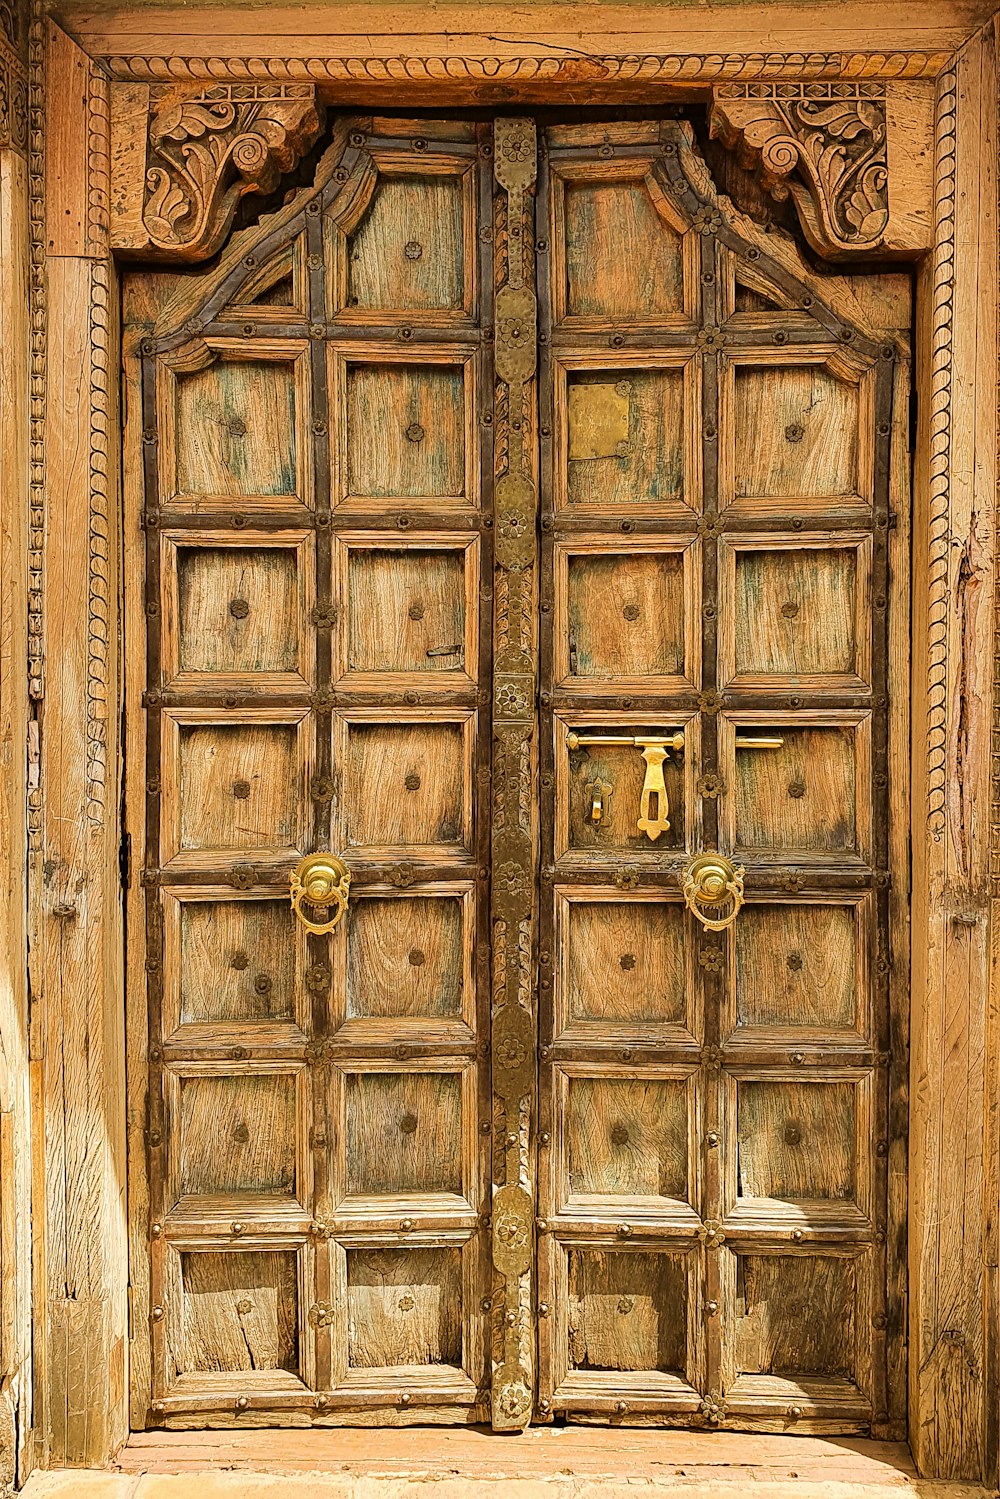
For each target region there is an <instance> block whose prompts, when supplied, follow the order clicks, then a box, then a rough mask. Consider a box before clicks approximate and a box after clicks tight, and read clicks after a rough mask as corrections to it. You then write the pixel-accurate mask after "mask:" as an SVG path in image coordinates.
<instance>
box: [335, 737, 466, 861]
mask: <svg viewBox="0 0 1000 1499" xmlns="http://www.w3.org/2000/svg"><path fill="white" fill-rule="evenodd" d="M463 738H464V731H463V726H462V725H461V724H457V723H411V724H407V723H403V724H367V723H366V724H359V723H353V724H351V726H350V729H349V735H348V742H347V761H346V767H345V774H344V783H345V795H344V812H345V816H346V823H347V842H348V843H349V845H350V846H351V847H353V848H366V847H376V848H381V847H392V848H403V849H406V848H410V847H434V846H445V847H451V848H455V847H456V846H460V845H462V843H463V837H464V810H463V809H464V804H465V795H466V790H465V780H466V771H465V765H464V746H463Z"/></svg>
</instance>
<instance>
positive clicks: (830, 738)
mask: <svg viewBox="0 0 1000 1499" xmlns="http://www.w3.org/2000/svg"><path fill="white" fill-rule="evenodd" d="M768 732H770V729H768ZM774 732H775V734H776V735H778V736H779V737H782V738H783V739H784V743H783V745H782V746H781V747H780V748H777V749H763V750H753V749H750V750H737V751H736V753H735V770H734V775H733V783H734V784H733V803H734V812H735V819H736V844H737V847H738V848H746V849H751V848H752V849H762V850H775V851H778V850H782V851H785V850H789V851H794V850H801V851H803V852H807V853H813V854H818V853H838V854H839V853H853V852H855V851H856V850H857V847H858V838H857V828H856V802H855V739H856V732H855V730H854V729H853V728H848V727H823V728H809V729H795V728H792V727H790V726H789V725H787V724H783V725H781V727H780V730H779V729H778V728H777V727H776V728H775V731H774Z"/></svg>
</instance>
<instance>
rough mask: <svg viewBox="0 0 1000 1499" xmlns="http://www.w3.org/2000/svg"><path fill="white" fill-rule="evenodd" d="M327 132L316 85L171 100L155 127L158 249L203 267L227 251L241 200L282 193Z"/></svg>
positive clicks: (223, 90) (227, 90) (152, 215)
mask: <svg viewBox="0 0 1000 1499" xmlns="http://www.w3.org/2000/svg"><path fill="white" fill-rule="evenodd" d="M319 129H320V111H319V106H318V105H317V101H316V89H315V87H314V86H313V85H312V84H309V83H246V84H217V85H216V86H215V87H213V88H205V89H202V90H201V91H200V92H199V93H198V94H197V95H195V96H193V97H190V98H186V99H180V100H178V99H177V98H176V95H175V94H174V92H173V91H170V92H168V93H167V95H166V97H165V98H164V99H163V101H162V103H161V105H160V108H159V109H157V110H156V111H155V113H154V114H153V116H152V118H151V120H150V124H149V155H148V160H147V169H146V199H145V204H144V207H143V223H144V224H145V226H146V231H147V233H148V234H149V238H150V240H151V242H152V244H153V246H154V247H155V248H156V249H157V250H160V251H161V252H164V253H169V254H172V255H176V256H179V257H181V258H182V259H185V260H202V259H204V258H205V257H206V256H208V255H211V254H213V253H214V252H215V251H216V250H217V249H218V248H219V246H220V245H221V244H222V242H223V240H224V239H225V237H226V234H227V232H228V230H229V227H230V225H231V224H232V221H233V217H234V215H235V213H236V209H237V207H238V206H239V202H240V199H241V198H243V197H245V196H246V194H247V193H266V192H270V191H271V190H272V189H273V188H274V187H276V186H277V183H278V179H279V177H280V176H281V174H282V172H289V171H291V170H292V168H293V167H295V166H296V165H297V163H298V161H299V160H300V158H301V157H302V155H303V153H304V152H305V151H307V150H308V149H309V147H310V146H311V145H312V143H313V142H314V141H315V139H316V137H317V136H318V135H319Z"/></svg>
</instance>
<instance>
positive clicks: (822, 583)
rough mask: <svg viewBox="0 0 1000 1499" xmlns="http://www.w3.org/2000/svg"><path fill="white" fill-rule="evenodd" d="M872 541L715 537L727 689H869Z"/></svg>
mask: <svg viewBox="0 0 1000 1499" xmlns="http://www.w3.org/2000/svg"><path fill="white" fill-rule="evenodd" d="M871 553H872V544H871V535H870V534H867V535H865V534H862V533H860V532H838V533H837V534H836V535H835V536H823V537H820V536H815V537H812V536H808V537H804V536H796V537H786V536H771V535H759V536H758V535H754V536H732V537H729V538H725V539H723V538H720V540H719V583H720V598H719V677H720V680H721V681H722V682H723V684H725V685H727V686H729V687H736V688H743V689H746V690H757V691H773V692H788V691H789V689H790V688H791V690H793V691H794V690H796V689H798V688H806V689H807V690H808V691H810V692H816V691H829V692H852V691H864V690H866V689H869V688H870V685H871V587H870V580H871Z"/></svg>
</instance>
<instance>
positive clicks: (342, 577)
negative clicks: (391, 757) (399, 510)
mask: <svg viewBox="0 0 1000 1499" xmlns="http://www.w3.org/2000/svg"><path fill="white" fill-rule="evenodd" d="M334 545H335V552H334V596H335V597H336V598H338V599H340V600H341V601H342V604H341V609H340V627H339V629H338V631H337V637H336V638H337V652H336V674H337V676H336V679H337V682H338V685H340V686H341V687H342V688H345V689H350V688H356V689H359V690H363V691H368V692H377V691H391V690H393V689H398V688H399V687H400V686H401V685H405V686H406V687H407V688H413V687H415V686H418V687H419V688H420V690H421V691H422V692H427V691H433V690H434V689H435V688H437V687H440V688H443V689H445V690H449V689H450V690H454V689H455V688H456V687H465V688H467V689H469V690H470V691H471V690H474V689H475V688H476V686H477V685H478V678H479V538H478V537H470V538H469V539H467V540H452V539H446V538H444V537H441V536H439V535H436V534H433V533H420V534H416V535H407V537H406V539H405V541H404V540H403V539H402V538H401V537H400V535H399V532H398V531H397V532H395V533H374V534H373V533H372V532H359V533H356V534H355V533H345V532H340V533H339V534H338V535H337V536H336V538H335V542H334Z"/></svg>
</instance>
